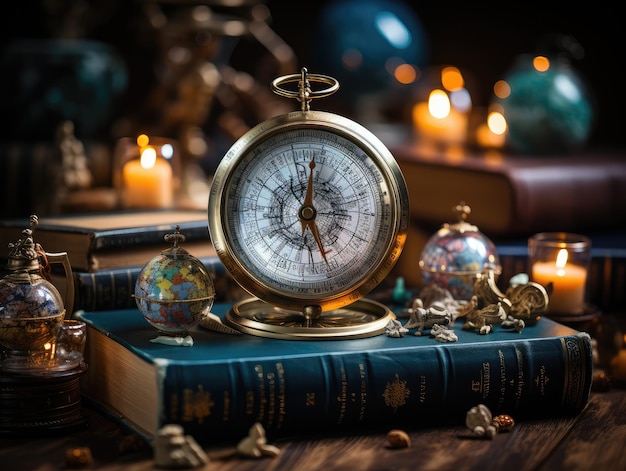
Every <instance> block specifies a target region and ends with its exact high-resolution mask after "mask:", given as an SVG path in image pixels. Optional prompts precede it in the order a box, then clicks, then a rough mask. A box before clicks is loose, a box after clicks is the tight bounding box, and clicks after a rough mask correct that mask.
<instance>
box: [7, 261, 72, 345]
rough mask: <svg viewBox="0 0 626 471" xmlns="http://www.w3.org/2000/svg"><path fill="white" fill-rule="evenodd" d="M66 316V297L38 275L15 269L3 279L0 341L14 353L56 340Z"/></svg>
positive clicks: (52, 342)
mask: <svg viewBox="0 0 626 471" xmlns="http://www.w3.org/2000/svg"><path fill="white" fill-rule="evenodd" d="M64 317H65V308H64V307H63V298H62V297H61V295H60V294H59V292H58V291H57V289H56V288H55V287H54V285H52V283H50V282H49V281H47V280H45V279H44V278H41V277H40V276H39V275H37V274H32V273H26V272H24V273H14V274H10V275H7V276H6V277H5V278H3V279H2V280H1V281H0V345H2V346H4V347H5V348H7V349H8V350H9V351H10V352H11V353H12V354H14V355H19V354H20V353H21V354H22V355H25V356H26V355H31V354H33V353H34V352H36V351H39V350H42V349H44V347H45V345H51V344H54V342H55V339H56V337H57V334H58V332H59V329H60V327H61V323H62V322H63V319H64Z"/></svg>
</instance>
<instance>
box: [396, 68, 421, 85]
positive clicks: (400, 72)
mask: <svg viewBox="0 0 626 471" xmlns="http://www.w3.org/2000/svg"><path fill="white" fill-rule="evenodd" d="M393 76H394V77H395V78H396V80H397V81H398V82H400V83H402V84H404V85H408V84H409V83H413V82H415V79H416V78H417V72H416V70H415V67H413V66H412V65H409V64H400V65H399V66H398V67H396V68H395V70H394V71H393Z"/></svg>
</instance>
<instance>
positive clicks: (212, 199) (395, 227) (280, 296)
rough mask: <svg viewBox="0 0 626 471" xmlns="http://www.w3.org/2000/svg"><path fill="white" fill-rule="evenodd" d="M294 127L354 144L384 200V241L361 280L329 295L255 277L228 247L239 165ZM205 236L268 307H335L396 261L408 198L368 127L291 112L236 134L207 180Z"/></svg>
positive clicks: (404, 231)
mask: <svg viewBox="0 0 626 471" xmlns="http://www.w3.org/2000/svg"><path fill="white" fill-rule="evenodd" d="M298 129H318V130H321V131H324V132H327V133H330V134H336V135H338V136H341V137H343V138H344V139H346V140H348V141H349V142H351V143H352V144H354V145H355V146H357V147H358V148H359V149H360V150H361V151H362V152H364V153H365V154H367V156H368V157H369V158H370V159H371V160H372V161H373V162H374V163H375V164H376V166H377V168H378V170H379V171H380V174H381V176H382V177H383V178H384V180H385V183H386V185H384V186H385V187H386V188H387V189H388V191H389V194H388V195H386V196H385V197H386V198H388V201H389V203H388V209H389V217H388V226H389V227H387V229H388V236H387V243H386V244H385V246H384V247H381V250H380V251H379V253H377V254H374V256H375V258H376V261H375V263H374V264H373V265H372V268H371V269H370V270H369V271H368V272H367V273H366V274H365V275H364V276H362V277H361V278H359V279H355V280H353V281H351V282H350V283H349V284H348V285H347V286H346V287H345V288H344V289H342V290H341V291H337V292H331V293H319V292H316V293H305V294H304V295H303V294H298V293H295V292H292V291H288V290H285V289H282V288H280V287H279V286H278V285H279V284H280V277H281V274H280V272H279V271H278V270H277V272H276V278H275V281H276V283H273V282H272V281H271V280H270V282H268V281H267V280H265V279H262V278H261V277H259V276H258V274H257V273H256V271H255V267H250V266H247V265H246V263H244V261H243V260H242V258H241V257H240V255H239V254H238V253H237V252H236V250H235V249H234V247H233V243H232V240H231V234H230V233H229V230H228V224H227V214H226V211H227V209H228V208H227V199H228V197H229V194H230V191H231V187H232V185H233V184H234V182H233V178H234V175H236V174H237V171H238V167H239V166H240V165H241V164H242V161H243V160H244V159H246V158H247V156H248V155H249V154H250V153H251V152H252V153H253V152H254V151H255V149H257V148H258V147H259V146H260V145H261V144H262V143H264V142H266V141H267V140H268V139H270V138H271V137H273V136H276V135H277V134H280V133H285V132H288V131H291V130H298ZM208 222H209V234H210V237H211V241H212V243H213V246H214V248H215V250H216V252H217V255H218V256H219V258H220V260H221V261H222V263H223V264H224V266H225V268H226V269H227V270H228V272H229V273H230V274H231V276H232V277H233V279H234V280H235V281H236V282H237V283H238V284H239V285H240V286H241V287H242V288H243V289H244V290H246V291H247V292H249V293H250V294H251V295H253V296H255V297H257V298H259V299H261V300H262V301H264V302H266V303H269V304H271V305H273V306H276V307H279V308H282V309H286V310H291V311H297V312H304V311H305V310H306V309H308V308H309V307H310V306H317V307H319V309H320V310H321V311H329V310H333V309H338V308H341V307H344V306H347V305H349V304H351V303H354V302H356V301H358V300H359V299H361V298H362V297H364V296H365V295H366V294H367V293H369V292H370V291H371V290H372V289H373V288H375V287H376V286H377V285H378V284H379V283H380V282H381V281H382V280H383V279H384V278H385V277H386V276H387V275H388V273H389V272H390V271H391V269H392V268H393V266H394V265H395V263H396V262H397V260H398V258H399V256H400V254H401V252H402V249H403V246H404V244H405V241H406V234H407V231H408V225H409V198H408V191H407V188H406V183H405V181H404V177H403V175H402V172H401V170H400V168H399V166H398V164H397V162H396V160H395V159H394V157H393V155H392V154H391V152H390V151H389V150H388V149H387V147H386V146H385V145H384V144H383V143H382V142H381V141H380V140H379V139H378V138H377V137H376V136H375V135H374V134H373V133H372V132H370V131H369V130H368V129H366V128H365V127H363V126H362V125H360V124H358V123H356V122H354V121H352V120H350V119H348V118H346V117H343V116H341V115H337V114H334V113H329V112H324V111H311V110H306V111H294V112H291V113H287V114H284V115H280V116H276V117H274V118H271V119H269V120H267V121H264V122H262V123H260V124H258V125H257V126H255V127H254V128H252V129H251V130H249V131H248V132H247V133H246V134H244V135H243V136H242V137H241V138H239V139H238V140H237V141H236V142H235V143H234V144H233V145H232V146H231V148H230V149H229V151H228V152H227V153H226V155H225V156H224V158H223V159H222V161H221V162H220V164H219V166H218V168H217V170H216V172H215V174H214V176H213V180H212V182H211V188H210V193H209V204H208Z"/></svg>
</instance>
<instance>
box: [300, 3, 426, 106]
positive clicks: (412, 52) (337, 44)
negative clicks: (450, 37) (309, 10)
mask: <svg viewBox="0 0 626 471" xmlns="http://www.w3.org/2000/svg"><path fill="white" fill-rule="evenodd" d="M313 38H314V40H313V50H312V60H313V64H312V65H313V67H310V70H311V71H315V72H316V73H321V74H324V75H331V76H333V77H334V78H336V79H337V80H339V83H340V85H341V90H342V93H341V96H342V97H346V98H347V99H349V100H350V99H354V98H357V97H358V95H360V94H363V93H372V92H377V91H382V90H386V89H387V88H389V86H390V85H391V84H392V83H394V79H393V75H392V73H393V68H394V65H395V66H397V65H399V64H402V63H407V64H411V65H414V66H417V67H423V65H424V64H425V62H426V56H427V52H428V51H427V49H428V48H427V39H426V36H425V33H424V31H423V29H422V26H421V23H420V21H419V20H418V18H417V16H416V15H415V13H414V12H413V10H411V9H410V8H409V7H408V6H407V5H405V4H404V3H402V2H400V1H395V0H392V1H379V0H364V1H362V0H341V1H337V2H331V3H329V4H328V5H326V6H325V7H324V8H323V9H322V10H321V11H320V15H319V17H318V19H317V21H316V24H315V27H314V35H313Z"/></svg>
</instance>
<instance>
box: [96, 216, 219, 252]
mask: <svg viewBox="0 0 626 471" xmlns="http://www.w3.org/2000/svg"><path fill="white" fill-rule="evenodd" d="M175 226H176V223H175V221H174V222H173V223H172V224H171V225H163V226H160V227H158V228H154V227H134V228H129V229H118V230H114V231H103V232H100V233H97V234H95V235H94V237H93V238H92V240H91V249H90V251H91V252H98V251H101V250H107V249H119V248H125V247H128V246H133V245H143V244H162V243H164V240H165V239H164V237H165V236H166V235H167V234H171V233H173V232H174V230H175ZM178 226H179V229H180V232H181V234H183V235H184V236H185V240H186V241H187V242H190V241H195V240H206V241H207V243H210V238H209V230H208V222H207V224H206V225H199V224H198V223H195V222H194V223H188V222H182V223H179V224H178Z"/></svg>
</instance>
